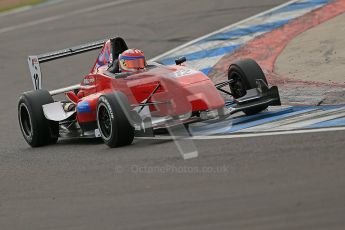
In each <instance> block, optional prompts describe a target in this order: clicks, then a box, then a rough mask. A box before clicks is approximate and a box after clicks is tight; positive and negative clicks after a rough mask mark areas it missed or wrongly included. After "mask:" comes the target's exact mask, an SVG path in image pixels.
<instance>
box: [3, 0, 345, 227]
mask: <svg viewBox="0 0 345 230" xmlns="http://www.w3.org/2000/svg"><path fill="white" fill-rule="evenodd" d="M106 2H107V1H106V0H102V1H100V0H97V1H96V0H83V1H81V0H74V1H65V2H63V3H58V4H55V5H51V6H49V7H42V8H36V9H33V10H30V11H26V12H23V13H20V14H14V15H10V16H6V17H0V28H2V29H0V51H1V52H0V69H1V73H0V76H1V78H0V81H1V83H0V87H1V88H0V89H1V90H0V97H1V101H0V105H1V114H0V127H1V132H0V229H344V226H345V219H344V213H345V198H344V195H345V180H344V176H345V168H344V165H345V164H344V163H345V155H344V153H345V151H344V147H345V145H344V134H345V132H344V131H337V132H323V133H309V134H294V135H279V136H266V137H250V138H239V139H217V140H202V141H200V140H199V141H198V140H195V145H196V146H197V148H198V150H199V155H200V156H199V157H198V158H197V159H193V160H188V161H184V160H182V159H181V157H180V155H179V153H178V151H177V149H176V147H175V145H174V143H173V142H171V141H166V140H136V141H135V142H134V144H133V145H131V146H128V147H124V148H119V149H108V148H107V147H106V146H105V145H103V144H102V143H101V142H99V141H90V140H71V141H61V142H59V143H58V144H57V145H54V146H48V147H43V148H37V149H31V148H29V147H28V145H27V144H26V143H25V142H24V140H23V138H22V135H21V133H20V131H19V128H18V124H17V118H16V116H17V115H16V114H17V112H16V104H17V98H18V96H19V94H20V92H22V91H25V90H29V89H31V88H32V83H31V80H30V78H29V75H28V67H27V64H26V56H27V55H28V54H37V53H43V52H46V51H51V50H55V49H60V48H65V47H69V46H72V45H77V44H79V43H81V42H84V41H85V42H86V41H92V40H97V39H101V38H103V37H104V36H109V35H112V34H119V35H121V36H123V37H124V38H126V40H127V41H128V43H129V45H130V46H131V47H138V48H142V49H144V50H145V52H146V54H147V56H148V57H153V56H155V55H158V54H160V53H162V52H164V51H167V50H169V49H171V48H174V47H176V46H177V45H180V44H182V43H184V42H187V41H189V40H192V39H194V38H196V37H198V36H201V35H204V34H206V33H209V32H212V31H214V30H216V29H219V28H221V27H223V26H226V25H229V24H231V23H234V22H237V21H239V20H241V19H244V18H246V17H249V16H251V15H254V14H256V13H259V12H261V11H264V10H266V9H269V8H272V7H274V6H276V5H278V4H281V3H283V2H284V1H272V0H262V1H250V0H243V1H235V0H223V1H221V0H219V1H206V0H201V1H182V0H175V1H167V0H164V1H163V0H141V1H123V3H121V4H118V5H116V3H115V4H114V3H111V4H114V5H112V6H108V7H104V8H99V9H96V10H95V9H93V7H94V6H97V5H98V6H99V5H100V4H103V3H106ZM113 2H115V1H113ZM81 9H89V10H81ZM71 12H72V13H71ZM4 28H5V29H4ZM94 59H95V55H92V54H90V55H83V56H81V57H78V58H69V59H68V60H63V61H56V62H55V63H54V64H47V65H45V66H44V68H43V73H44V74H45V75H44V83H43V85H44V86H45V87H46V88H48V89H53V88H58V87H62V86H66V85H68V84H69V83H71V84H74V83H77V82H79V81H80V80H81V77H80V73H87V71H88V69H89V66H91V65H92V63H93V61H94Z"/></svg>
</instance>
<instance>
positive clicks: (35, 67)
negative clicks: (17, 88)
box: [28, 39, 109, 90]
mask: <svg viewBox="0 0 345 230" xmlns="http://www.w3.org/2000/svg"><path fill="white" fill-rule="evenodd" d="M107 40H109V39H103V40H100V41H95V42H91V43H88V44H84V45H79V46H74V47H71V48H67V49H63V50H59V51H54V52H51V53H46V54H40V55H36V56H29V57H28V64H29V69H30V74H31V79H32V83H33V85H34V89H35V90H38V89H42V72H41V67H40V64H41V63H45V62H49V61H53V60H56V59H60V58H65V57H69V56H74V55H77V54H82V53H86V52H89V51H92V50H97V49H101V48H102V47H103V45H104V43H105V42H106V41H107Z"/></svg>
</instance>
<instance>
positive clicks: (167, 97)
mask: <svg viewBox="0 0 345 230" xmlns="http://www.w3.org/2000/svg"><path fill="white" fill-rule="evenodd" d="M107 49H108V48H107V43H106V44H105V46H104V47H103V49H102V52H101V54H100V56H99V57H98V59H97V61H96V64H95V65H94V67H93V68H92V70H91V73H90V74H89V75H87V76H85V77H84V79H83V81H82V83H81V89H80V91H79V92H78V94H77V97H74V96H73V94H72V95H68V96H69V98H71V97H72V98H76V100H77V119H78V122H79V123H87V122H95V121H96V110H97V103H98V99H99V97H100V96H101V95H104V94H108V93H112V92H115V91H120V92H122V93H124V94H125V95H126V96H127V97H128V100H129V103H130V104H131V105H137V104H139V103H141V102H143V101H144V100H146V99H147V98H148V97H149V95H150V94H151V93H152V92H153V90H154V89H155V88H156V87H157V85H158V84H160V87H159V89H158V90H157V92H156V93H155V94H154V96H153V97H152V98H151V100H150V101H151V102H157V101H158V102H168V101H169V103H162V104H158V105H157V106H156V107H155V106H150V111H151V113H152V114H154V116H167V115H170V116H174V115H183V114H186V113H189V112H195V111H204V110H212V109H219V108H223V107H224V99H223V97H222V96H221V95H220V94H219V93H218V90H217V89H216V88H215V86H214V84H213V82H212V81H211V80H210V79H209V78H208V77H207V76H206V75H204V74H203V73H202V72H199V71H195V70H191V69H189V68H187V67H185V66H180V65H176V66H163V65H159V64H156V65H154V66H149V67H148V68H147V70H146V71H144V72H140V73H136V74H133V75H131V76H128V77H126V78H116V77H117V75H116V74H115V75H114V74H111V73H109V72H107V69H108V63H107V62H108V61H107V60H106V59H104V61H103V59H102V62H101V64H100V61H99V60H100V59H101V58H104V54H105V52H107ZM110 61H111V58H110ZM69 94H71V92H69Z"/></svg>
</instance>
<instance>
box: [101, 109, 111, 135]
mask: <svg viewBox="0 0 345 230" xmlns="http://www.w3.org/2000/svg"><path fill="white" fill-rule="evenodd" d="M98 128H99V131H100V133H101V135H102V136H103V138H104V139H110V137H111V134H112V123H111V118H110V113H109V110H108V108H107V107H106V106H104V105H100V106H99V108H98Z"/></svg>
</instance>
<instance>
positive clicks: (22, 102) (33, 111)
mask: <svg viewBox="0 0 345 230" xmlns="http://www.w3.org/2000/svg"><path fill="white" fill-rule="evenodd" d="M53 102H54V100H53V98H52V96H51V95H50V94H49V92H48V91H46V90H35V91H30V92H25V93H23V94H22V95H21V96H20V98H19V102H18V121H19V126H20V129H21V131H22V134H23V137H24V139H25V140H26V142H27V143H28V144H29V145H30V146H32V147H40V146H44V145H49V144H55V143H56V142H57V140H58V136H59V123H58V122H55V121H49V120H47V119H46V118H45V116H44V113H43V108H42V105H45V104H49V103H53Z"/></svg>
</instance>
